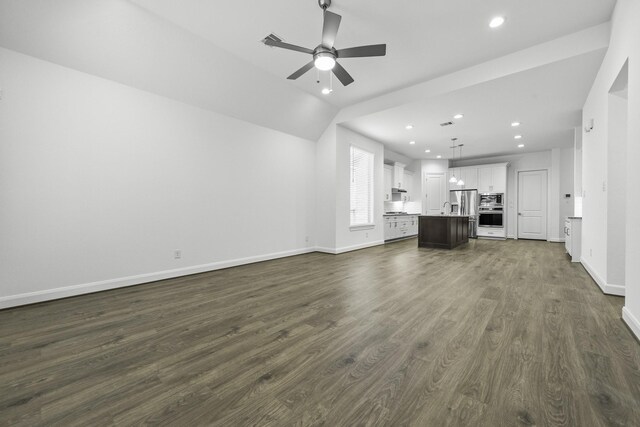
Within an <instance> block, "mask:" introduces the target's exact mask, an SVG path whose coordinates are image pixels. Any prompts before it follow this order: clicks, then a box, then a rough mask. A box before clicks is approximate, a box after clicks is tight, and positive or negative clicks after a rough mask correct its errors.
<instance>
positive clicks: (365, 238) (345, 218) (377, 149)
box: [335, 126, 384, 252]
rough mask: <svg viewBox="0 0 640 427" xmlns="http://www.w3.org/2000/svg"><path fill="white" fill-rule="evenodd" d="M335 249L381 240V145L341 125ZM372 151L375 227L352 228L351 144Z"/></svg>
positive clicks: (363, 245)
mask: <svg viewBox="0 0 640 427" xmlns="http://www.w3.org/2000/svg"><path fill="white" fill-rule="evenodd" d="M336 132H337V135H336V141H337V144H336V162H335V164H336V185H335V194H336V210H335V218H336V246H335V250H336V252H344V251H347V250H353V249H358V248H363V247H368V246H372V245H379V244H382V243H384V226H383V223H382V215H383V213H384V145H382V144H381V143H380V142H378V141H374V140H372V139H370V138H367V137H365V136H362V135H360V134H358V133H356V132H353V131H351V130H349V129H347V128H345V127H343V126H337V129H336ZM352 144H353V145H355V146H357V147H359V148H362V149H363V150H367V151H369V152H371V153H373V154H374V202H375V206H374V212H373V217H374V221H375V226H374V228H371V229H366V230H351V229H350V228H349V223H350V214H349V206H350V184H349V180H350V168H349V162H350V156H351V155H350V151H349V148H350V147H351V145H352Z"/></svg>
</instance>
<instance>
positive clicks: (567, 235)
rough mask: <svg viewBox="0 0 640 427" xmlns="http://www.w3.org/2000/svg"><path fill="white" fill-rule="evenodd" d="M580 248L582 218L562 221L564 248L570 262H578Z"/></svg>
mask: <svg viewBox="0 0 640 427" xmlns="http://www.w3.org/2000/svg"><path fill="white" fill-rule="evenodd" d="M581 247H582V218H576V217H573V218H572V217H570V218H566V219H565V220H564V248H565V249H566V251H567V253H568V254H569V256H570V257H571V262H580V255H581V250H582V249H581Z"/></svg>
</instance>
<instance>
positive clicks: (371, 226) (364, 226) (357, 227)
mask: <svg viewBox="0 0 640 427" xmlns="http://www.w3.org/2000/svg"><path fill="white" fill-rule="evenodd" d="M374 228H376V224H375V223H372V224H359V225H350V226H349V231H360V230H371V229H374Z"/></svg>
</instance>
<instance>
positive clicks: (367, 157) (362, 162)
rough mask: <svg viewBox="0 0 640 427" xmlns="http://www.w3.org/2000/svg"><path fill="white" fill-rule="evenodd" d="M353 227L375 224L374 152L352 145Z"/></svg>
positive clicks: (351, 205) (351, 207)
mask: <svg viewBox="0 0 640 427" xmlns="http://www.w3.org/2000/svg"><path fill="white" fill-rule="evenodd" d="M350 165H351V185H350V186H351V203H350V210H351V227H358V226H367V225H368V226H372V225H373V153H370V152H368V151H365V150H362V149H360V148H357V147H354V146H353V145H352V146H351V163H350Z"/></svg>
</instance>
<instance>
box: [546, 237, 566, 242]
mask: <svg viewBox="0 0 640 427" xmlns="http://www.w3.org/2000/svg"><path fill="white" fill-rule="evenodd" d="M548 241H549V242H551V243H564V239H561V238H556V237H552V238H551V239H549V240H548Z"/></svg>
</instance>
